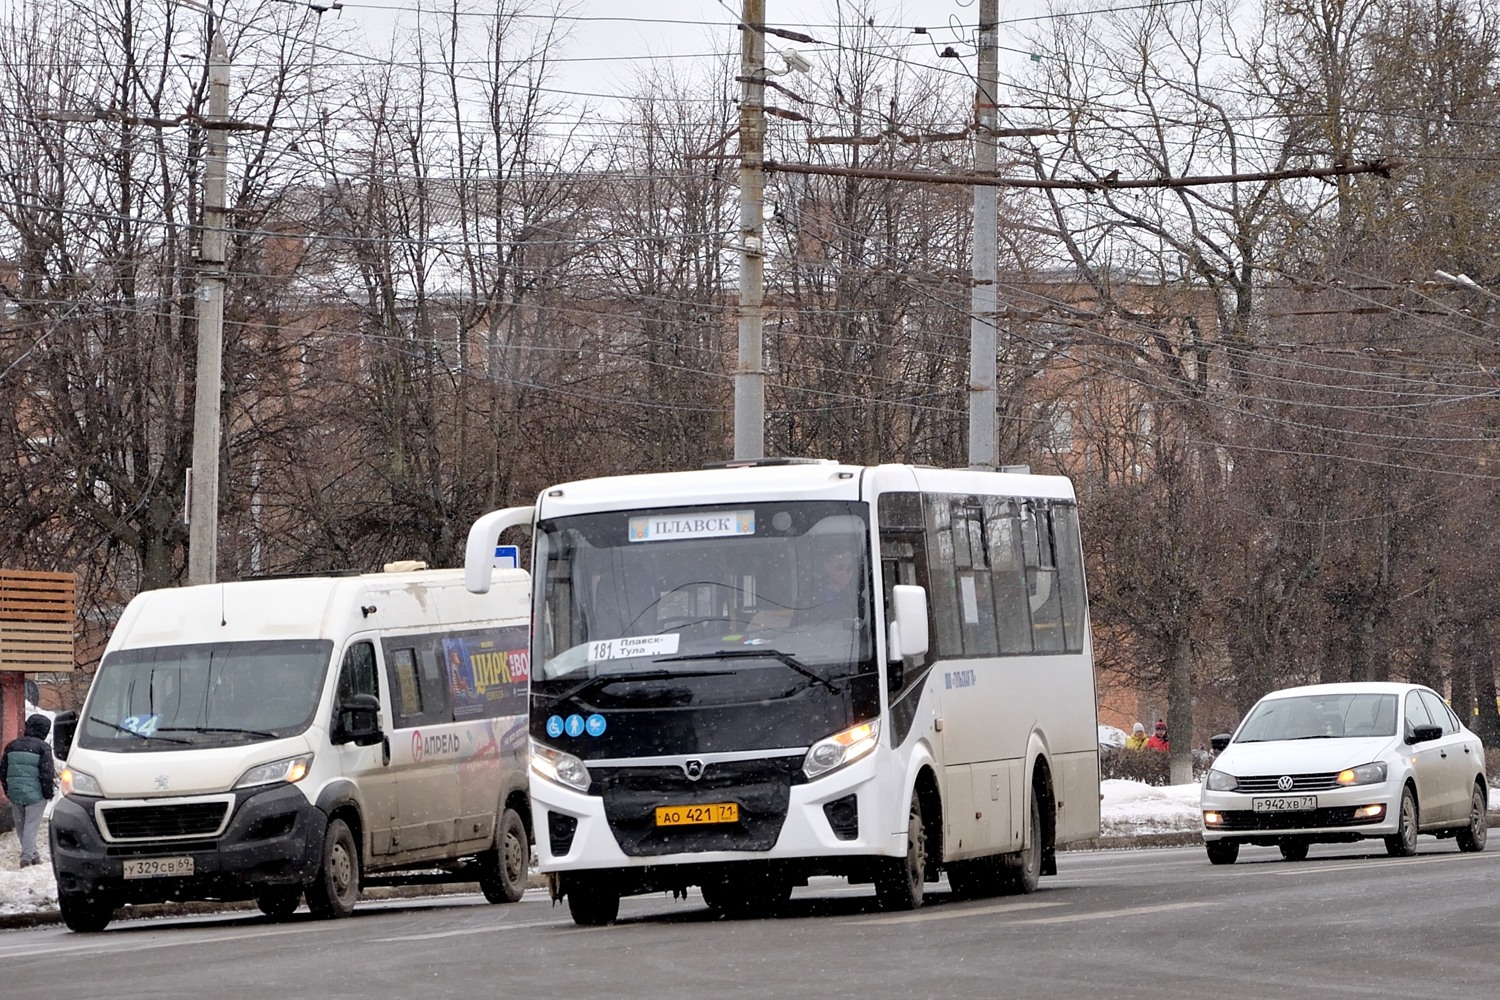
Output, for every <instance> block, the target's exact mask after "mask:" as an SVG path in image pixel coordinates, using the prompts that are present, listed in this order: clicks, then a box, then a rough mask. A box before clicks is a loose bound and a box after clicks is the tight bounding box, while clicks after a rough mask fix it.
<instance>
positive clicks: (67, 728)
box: [52, 709, 78, 760]
mask: <svg viewBox="0 0 1500 1000" xmlns="http://www.w3.org/2000/svg"><path fill="white" fill-rule="evenodd" d="M77 732H78V713H77V712H74V711H72V710H71V709H70V710H68V711H66V712H58V713H57V716H56V717H55V718H53V720H52V752H53V753H54V754H56V755H57V756H58V757H60V758H62V759H63V760H67V759H68V751H69V750H72V749H73V736H74V735H75V734H76V733H77Z"/></svg>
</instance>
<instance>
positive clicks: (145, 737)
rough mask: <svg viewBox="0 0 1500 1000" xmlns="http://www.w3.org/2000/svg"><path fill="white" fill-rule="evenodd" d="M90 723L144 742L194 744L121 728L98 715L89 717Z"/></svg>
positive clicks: (189, 741)
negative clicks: (157, 741) (158, 741)
mask: <svg viewBox="0 0 1500 1000" xmlns="http://www.w3.org/2000/svg"><path fill="white" fill-rule="evenodd" d="M89 721H90V722H97V723H99V725H101V726H108V727H109V728H110V729H113V730H114V731H115V732H117V733H129V734H130V735H131V736H134V737H137V738H138V739H143V740H161V741H162V742H163V743H181V744H183V745H184V746H186V745H189V744H191V743H192V742H193V741H192V740H177V739H173V738H172V737H170V736H157V735H156V734H155V733H150V734H148V733H140V732H136V731H135V730H134V729H131V728H130V727H129V726H119V725H116V724H115V723H113V722H107V721H105V720H104V719H101V718H99V717H98V716H97V715H91V716H89Z"/></svg>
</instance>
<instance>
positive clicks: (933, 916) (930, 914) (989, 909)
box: [849, 900, 1113, 924]
mask: <svg viewBox="0 0 1500 1000" xmlns="http://www.w3.org/2000/svg"><path fill="white" fill-rule="evenodd" d="M1066 905H1068V904H1066V903H1048V902H1044V901H1040V900H1039V901H1037V902H1033V903H991V904H990V905H989V906H957V907H953V908H951V909H950V908H949V907H946V906H945V907H943V908H942V909H932V910H920V911H917V912H915V913H902V914H899V915H896V916H889V917H872V918H871V919H869V920H851V921H849V922H850V923H851V924H913V923H917V922H922V923H926V922H927V921H929V920H954V919H957V918H959V917H983V916H988V915H989V914H992V913H1021V912H1026V911H1029V910H1046V909H1051V908H1052V907H1054V906H1066ZM1111 915H1113V914H1111Z"/></svg>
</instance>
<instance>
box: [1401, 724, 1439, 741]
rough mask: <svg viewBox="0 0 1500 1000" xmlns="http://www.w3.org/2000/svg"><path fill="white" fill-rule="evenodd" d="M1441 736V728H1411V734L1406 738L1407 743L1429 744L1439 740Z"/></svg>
mask: <svg viewBox="0 0 1500 1000" xmlns="http://www.w3.org/2000/svg"><path fill="white" fill-rule="evenodd" d="M1442 735H1443V727H1442V726H1412V727H1411V734H1410V735H1409V736H1407V737H1406V742H1408V743H1431V742H1432V741H1433V740H1436V739H1440V738H1441V737H1442Z"/></svg>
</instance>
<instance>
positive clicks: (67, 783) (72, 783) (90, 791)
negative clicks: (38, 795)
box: [58, 767, 104, 795]
mask: <svg viewBox="0 0 1500 1000" xmlns="http://www.w3.org/2000/svg"><path fill="white" fill-rule="evenodd" d="M58 778H59V779H60V780H61V781H62V790H63V794H64V795H103V794H104V789H102V788H100V787H99V782H97V781H95V780H94V776H93V775H91V774H84V773H83V772H82V771H76V770H74V769H73V768H71V767H65V768H63V769H62V774H59V775H58Z"/></svg>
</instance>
